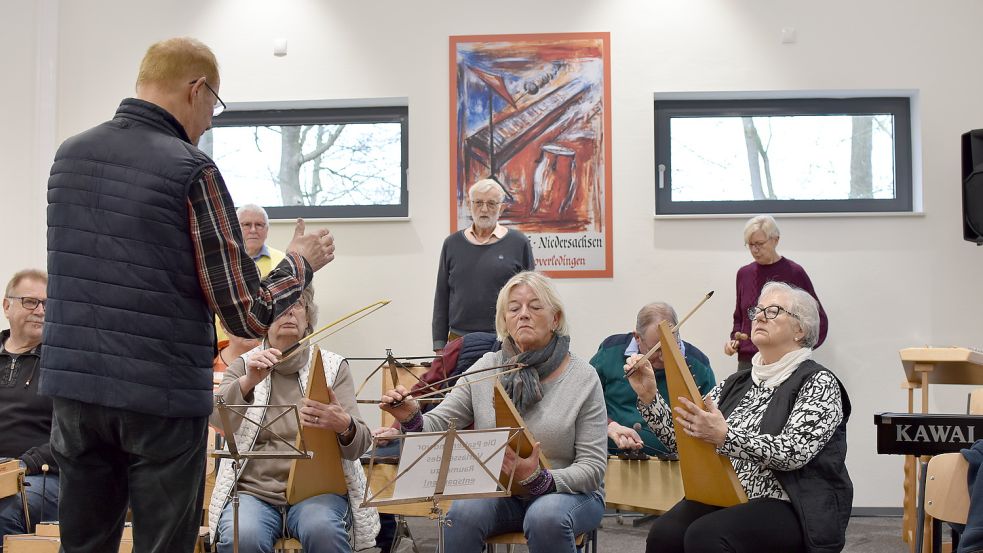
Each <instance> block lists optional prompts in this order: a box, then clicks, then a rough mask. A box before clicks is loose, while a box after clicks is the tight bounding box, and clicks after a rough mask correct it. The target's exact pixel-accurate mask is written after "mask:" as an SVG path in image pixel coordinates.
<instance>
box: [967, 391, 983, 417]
mask: <svg viewBox="0 0 983 553" xmlns="http://www.w3.org/2000/svg"><path fill="white" fill-rule="evenodd" d="M966 414H969V415H983V388H977V389H975V390H973V391H972V392H970V393H969V405H968V407H967V409H966Z"/></svg>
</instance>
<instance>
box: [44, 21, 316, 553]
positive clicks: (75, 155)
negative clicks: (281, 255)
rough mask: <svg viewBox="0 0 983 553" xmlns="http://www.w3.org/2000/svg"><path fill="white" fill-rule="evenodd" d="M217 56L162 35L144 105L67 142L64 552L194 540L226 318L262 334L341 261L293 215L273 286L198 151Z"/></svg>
mask: <svg viewBox="0 0 983 553" xmlns="http://www.w3.org/2000/svg"><path fill="white" fill-rule="evenodd" d="M220 84H221V83H220V80H219V74H218V62H217V61H216V59H215V55H214V54H213V53H212V51H211V50H210V49H209V48H208V47H207V46H205V45H204V44H202V43H201V42H199V41H197V40H194V39H190V38H174V39H169V40H165V41H162V42H158V43H156V44H154V45H152V46H151V47H150V48H149V49H148V50H147V53H146V55H145V56H144V58H143V61H142V62H141V65H140V72H139V76H138V77H137V83H136V98H127V99H125V100H123V101H122V103H121V104H120V106H119V108H118V109H117V111H116V115H115V117H114V118H113V119H112V120H110V121H107V122H106V123H103V124H101V125H99V126H96V127H94V128H92V129H90V130H88V131H85V132H83V133H82V134H79V135H77V136H74V137H72V138H69V139H68V140H66V141H65V142H64V143H63V144H62V145H61V147H60V148H59V150H58V153H57V154H56V156H55V162H54V165H53V166H52V168H51V177H50V179H49V181H48V273H49V282H48V305H47V318H46V322H45V328H44V340H43V344H44V345H43V353H42V357H41V358H42V364H41V388H40V391H41V393H44V394H46V395H50V396H53V397H54V421H53V424H52V435H51V443H52V450H53V453H54V456H55V458H56V460H57V461H58V465H59V467H60V468H61V504H60V508H59V520H60V523H61V539H62V548H63V551H65V552H67V553H77V552H80V553H81V552H84V553H89V552H92V553H107V552H110V551H116V550H117V549H118V547H119V541H120V537H121V535H122V530H123V522H124V520H125V516H126V511H127V507H128V506H129V507H130V508H131V509H132V512H133V542H134V543H133V545H134V550H135V551H140V552H141V553H146V552H153V553H158V552H161V553H163V552H180V551H191V550H192V548H193V547H194V542H195V539H196V536H197V533H198V526H199V523H200V521H201V510H202V494H203V492H204V490H203V484H204V475H205V474H204V473H205V451H206V435H207V433H206V425H207V422H208V415H209V414H210V413H211V411H212V402H213V398H212V369H211V366H212V358H213V357H214V355H215V328H214V324H213V321H214V318H213V317H214V315H213V313H218V315H219V317H221V318H222V320H223V321H224V322H225V324H226V326H227V327H228V328H229V330H230V331H232V332H233V333H234V334H236V335H239V336H249V337H261V336H263V335H264V334H265V333H266V330H267V328H268V327H269V325H270V324H271V323H272V321H273V319H275V318H276V317H277V316H278V315H279V314H280V313H281V312H283V311H285V310H286V309H288V308H289V307H290V306H291V305H292V304H293V303H294V302H296V301H297V300H298V298H299V297H300V294H301V292H302V291H303V289H304V287H305V286H307V285H308V284H309V283H310V282H311V279H312V278H313V276H314V275H313V274H314V272H315V271H317V270H318V269H320V268H321V267H323V266H324V265H326V264H327V263H329V262H330V261H331V260H332V259H333V258H334V243H333V242H334V240H333V238H332V236H331V234H330V232H328V231H327V230H320V231H317V232H313V233H305V232H304V223H303V221H298V222H297V228H296V230H295V232H294V236H293V240H292V241H291V242H290V244H289V246H288V247H287V256H286V258H285V259H284V260H283V261H282V262H281V263H280V264H279V265H278V266H277V267H276V268H275V269H274V270H273V271H272V272H271V273H270V274H269V275H268V276H267V277H266V278H265V279H264V280H262V281H261V280H260V276H259V273H258V272H257V269H256V264H255V263H253V261H252V259H250V258H249V256H248V255H247V253H246V250H245V248H244V246H243V240H242V234H241V232H240V231H239V225H238V222H237V220H236V214H235V209H234V207H233V204H232V199H231V197H230V195H229V192H228V190H227V189H226V187H225V183H224V181H223V180H222V176H221V174H220V173H219V171H218V169H217V168H216V166H215V164H214V162H213V161H212V160H211V159H210V158H209V157H208V156H207V155H205V154H204V153H202V152H201V151H200V150H198V148H197V147H196V144H197V143H198V139H199V138H200V137H201V135H202V133H204V132H205V131H206V130H208V128H209V127H211V122H212V116H213V114H217V113H219V112H220V111H221V109H222V108H224V107H225V104H224V103H222V101H221V100H220V99H219V97H218V92H219V86H220Z"/></svg>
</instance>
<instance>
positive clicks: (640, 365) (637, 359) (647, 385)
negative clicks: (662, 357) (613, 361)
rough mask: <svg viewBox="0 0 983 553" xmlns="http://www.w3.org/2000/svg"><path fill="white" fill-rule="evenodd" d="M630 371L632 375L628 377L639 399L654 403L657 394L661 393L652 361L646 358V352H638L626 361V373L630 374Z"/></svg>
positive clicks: (645, 402) (643, 401) (646, 402)
mask: <svg viewBox="0 0 983 553" xmlns="http://www.w3.org/2000/svg"><path fill="white" fill-rule="evenodd" d="M633 366H634V367H635V368H634V370H632V367H633ZM629 371H631V376H627V377H626V378H628V384H630V385H631V388H632V390H635V393H636V394H638V399H640V400H642V403H644V404H646V405H647V404H649V403H652V400H654V399H655V395H656V394H658V393H659V388H658V386H657V385H656V383H655V369H653V368H652V363H649V360H648V359H645V356H644V354H641V353H636V354H634V355H632V356H631V357H629V358H628V360H627V361H625V374H628V372H629Z"/></svg>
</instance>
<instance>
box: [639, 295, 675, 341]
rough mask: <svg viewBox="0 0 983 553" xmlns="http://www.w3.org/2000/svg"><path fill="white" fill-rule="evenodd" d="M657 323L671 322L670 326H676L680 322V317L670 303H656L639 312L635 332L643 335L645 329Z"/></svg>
mask: <svg viewBox="0 0 983 553" xmlns="http://www.w3.org/2000/svg"><path fill="white" fill-rule="evenodd" d="M657 321H669V324H671V325H672V326H676V323H678V322H679V316H678V315H676V310H675V309H673V308H672V306H671V305H669V304H668V303H666V302H664V301H654V302H652V303H650V304H648V305H646V306H644V307H642V308H641V309H639V310H638V316H637V317H636V318H635V332H637V333H639V334H642V333H644V332H645V329H647V328H648V327H649V326H651V325H652V324H654V323H655V322H657ZM677 334H678V333H677Z"/></svg>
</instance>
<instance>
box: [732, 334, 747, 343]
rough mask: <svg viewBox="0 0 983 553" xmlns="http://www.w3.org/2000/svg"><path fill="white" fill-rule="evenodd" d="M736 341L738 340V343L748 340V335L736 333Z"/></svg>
mask: <svg viewBox="0 0 983 553" xmlns="http://www.w3.org/2000/svg"><path fill="white" fill-rule="evenodd" d="M734 339H735V340H738V341H740V340H747V339H748V335H747V334H744V333H743V332H735V333H734Z"/></svg>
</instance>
